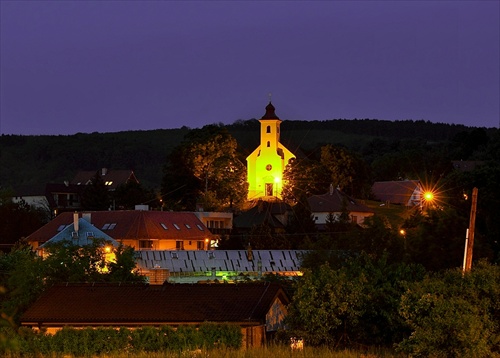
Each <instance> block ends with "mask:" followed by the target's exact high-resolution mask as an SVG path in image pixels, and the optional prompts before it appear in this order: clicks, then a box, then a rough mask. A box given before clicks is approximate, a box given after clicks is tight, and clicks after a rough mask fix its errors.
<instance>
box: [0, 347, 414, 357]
mask: <svg viewBox="0 0 500 358" xmlns="http://www.w3.org/2000/svg"><path fill="white" fill-rule="evenodd" d="M19 357H21V356H18V355H8V356H5V358H19ZM23 357H24V356H23ZM208 357H212V358H213V357H216V358H264V357H266V358H267V357H272V358H402V357H405V356H404V355H400V354H399V355H398V354H396V353H394V352H391V351H388V350H384V349H375V348H371V349H367V350H365V351H357V350H332V349H329V348H317V347H305V348H304V350H302V351H292V350H291V349H290V348H289V347H286V346H269V347H262V348H252V349H248V350H243V349H241V350H231V349H213V350H209V351H205V350H186V351H183V352H162V353H152V352H142V353H126V352H123V353H116V354H103V355H99V356H94V357H92V358H208ZM36 358H75V357H74V356H71V355H64V354H57V355H56V354H52V355H45V356H42V355H37V356H36Z"/></svg>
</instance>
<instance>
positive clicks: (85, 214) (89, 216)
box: [82, 213, 92, 223]
mask: <svg viewBox="0 0 500 358" xmlns="http://www.w3.org/2000/svg"><path fill="white" fill-rule="evenodd" d="M82 219H84V220H86V221H88V222H89V223H92V220H91V219H92V214H91V213H83V214H82Z"/></svg>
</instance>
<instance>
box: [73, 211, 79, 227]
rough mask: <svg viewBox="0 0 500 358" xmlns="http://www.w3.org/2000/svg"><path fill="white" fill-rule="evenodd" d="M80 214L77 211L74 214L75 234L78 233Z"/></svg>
mask: <svg viewBox="0 0 500 358" xmlns="http://www.w3.org/2000/svg"><path fill="white" fill-rule="evenodd" d="M78 229H79V227H78V213H77V212H76V211H75V212H74V214H73V230H74V231H75V232H78Z"/></svg>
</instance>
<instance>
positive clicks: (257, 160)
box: [247, 102, 295, 200]
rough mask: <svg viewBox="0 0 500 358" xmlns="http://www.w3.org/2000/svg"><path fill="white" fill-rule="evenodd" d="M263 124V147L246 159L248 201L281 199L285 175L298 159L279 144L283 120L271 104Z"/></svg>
mask: <svg viewBox="0 0 500 358" xmlns="http://www.w3.org/2000/svg"><path fill="white" fill-rule="evenodd" d="M259 122H260V145H259V146H258V147H257V148H256V149H255V150H254V151H253V152H252V154H250V155H249V156H248V157H247V180H248V200H253V199H257V198H262V197H264V198H265V197H276V198H280V199H281V191H282V189H283V171H284V170H285V167H286V165H287V164H288V161H289V160H290V159H292V158H295V156H294V155H293V154H292V152H290V151H289V150H288V149H287V148H285V147H284V146H283V145H282V144H281V143H280V124H281V120H280V119H279V118H278V116H277V115H276V113H275V108H274V106H273V105H272V103H271V102H269V104H268V105H267V106H266V114H264V116H263V117H262V118H261V119H260V120H259Z"/></svg>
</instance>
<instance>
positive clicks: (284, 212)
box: [234, 198, 292, 233]
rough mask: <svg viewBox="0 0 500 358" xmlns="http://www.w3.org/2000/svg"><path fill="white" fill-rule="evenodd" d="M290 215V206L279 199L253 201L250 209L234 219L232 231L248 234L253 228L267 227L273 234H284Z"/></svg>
mask: <svg viewBox="0 0 500 358" xmlns="http://www.w3.org/2000/svg"><path fill="white" fill-rule="evenodd" d="M291 214H292V208H291V206H290V205H288V204H286V203H285V202H283V201H281V200H279V199H276V198H274V199H273V198H267V200H262V199H259V200H255V201H254V202H253V207H252V208H251V209H249V210H247V211H244V212H242V213H241V214H239V215H238V216H236V217H235V218H234V230H235V231H238V232H239V233H241V232H249V231H250V230H252V229H253V228H254V227H258V226H262V225H268V226H269V227H271V228H272V229H273V230H274V231H275V232H284V231H285V227H286V225H287V224H288V221H289V219H290V215H291Z"/></svg>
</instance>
